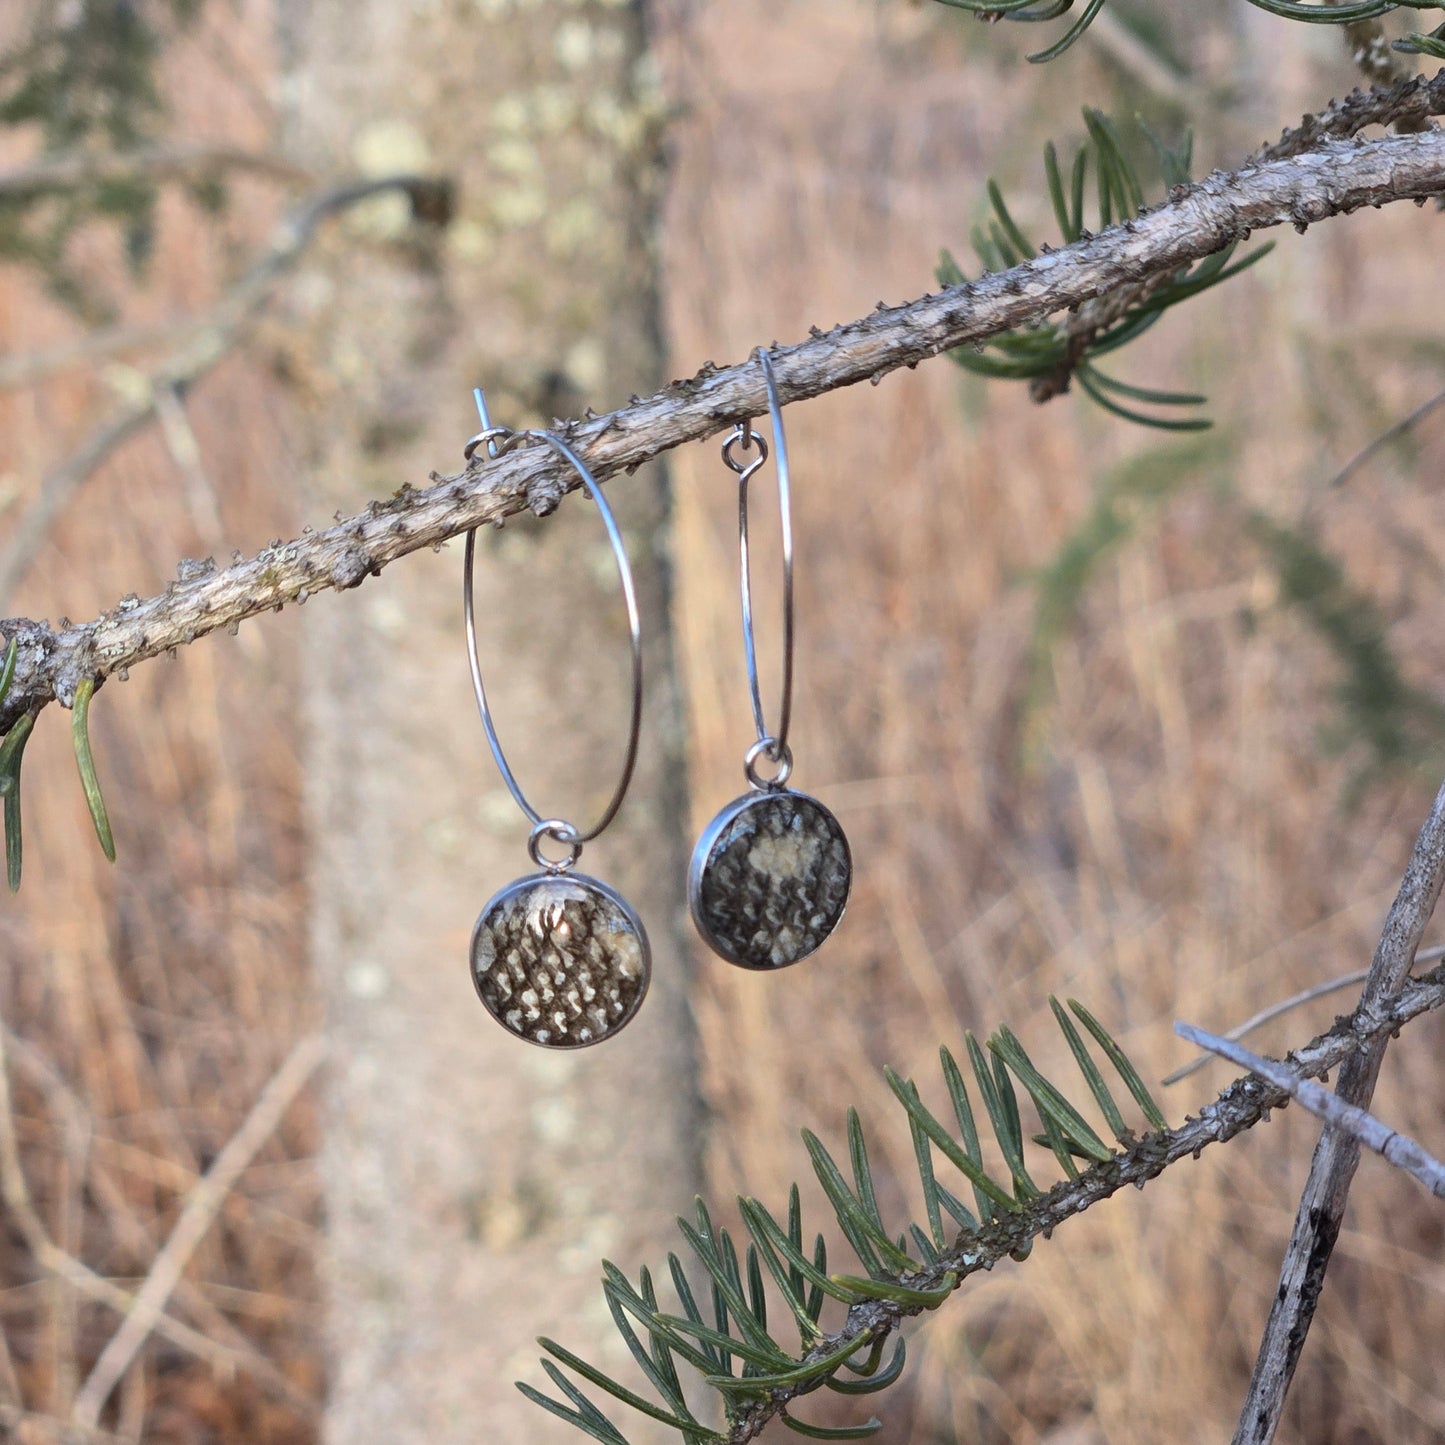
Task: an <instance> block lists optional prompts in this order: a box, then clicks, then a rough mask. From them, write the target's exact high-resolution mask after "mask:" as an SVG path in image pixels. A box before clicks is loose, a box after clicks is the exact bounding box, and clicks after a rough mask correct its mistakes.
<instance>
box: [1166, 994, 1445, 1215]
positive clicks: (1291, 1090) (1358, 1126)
mask: <svg viewBox="0 0 1445 1445" xmlns="http://www.w3.org/2000/svg"><path fill="white" fill-rule="evenodd" d="M1174 1032H1175V1033H1176V1034H1178V1035H1179V1037H1180V1038H1181V1039H1187V1040H1188V1041H1189V1042H1190V1043H1191V1044H1194V1045H1196V1046H1197V1047H1198V1048H1201V1049H1207V1050H1208V1051H1209V1052H1210V1053H1211V1054H1218V1055H1219V1057H1220V1058H1222V1059H1228V1060H1229V1062H1230V1063H1231V1064H1236V1065H1238V1067H1240V1068H1241V1069H1248V1070H1249V1071H1250V1072H1251V1073H1254V1074H1258V1075H1259V1077H1260V1078H1261V1079H1268V1080H1269V1082H1270V1083H1271V1084H1273V1085H1274V1086H1275V1087H1276V1088H1277V1089H1283V1090H1284V1091H1285V1093H1287V1094H1288V1095H1289V1096H1290V1098H1291V1099H1293V1100H1294V1101H1295V1102H1296V1103H1297V1104H1299V1106H1300V1107H1301V1108H1302V1109H1307V1110H1309V1112H1310V1113H1311V1114H1313V1115H1314V1116H1315V1117H1316V1118H1318V1119H1323V1120H1324V1122H1325V1123H1326V1124H1328V1125H1329V1127H1330V1128H1331V1129H1340V1130H1343V1131H1344V1132H1345V1133H1346V1134H1348V1135H1350V1137H1351V1138H1353V1139H1356V1140H1358V1141H1359V1142H1360V1143H1361V1144H1363V1145H1364V1146H1365V1147H1366V1148H1367V1149H1373V1150H1374V1151H1375V1153H1376V1154H1379V1155H1381V1156H1382V1157H1383V1158H1384V1159H1385V1160H1386V1161H1387V1162H1389V1163H1391V1164H1393V1165H1394V1166H1395V1167H1396V1168H1397V1169H1403V1170H1404V1171H1405V1173H1406V1174H1409V1175H1412V1176H1413V1177H1414V1178H1416V1179H1418V1180H1419V1181H1420V1183H1421V1184H1423V1185H1424V1186H1425V1188H1426V1189H1428V1190H1429V1191H1430V1192H1431V1193H1432V1194H1434V1195H1437V1196H1439V1197H1440V1198H1441V1199H1445V1164H1442V1163H1441V1162H1440V1161H1439V1160H1438V1159H1436V1158H1435V1156H1434V1155H1433V1154H1431V1153H1429V1152H1428V1151H1427V1150H1426V1149H1424V1148H1422V1147H1421V1146H1420V1145H1419V1144H1417V1143H1416V1142H1415V1140H1413V1139H1412V1138H1410V1137H1409V1135H1408V1134H1401V1133H1398V1132H1397V1131H1396V1130H1394V1129H1392V1128H1390V1126H1389V1125H1388V1124H1386V1123H1384V1122H1383V1121H1381V1120H1380V1119H1377V1118H1376V1117H1375V1116H1374V1115H1373V1114H1371V1113H1370V1112H1369V1111H1368V1110H1366V1109H1359V1108H1356V1107H1355V1105H1353V1104H1347V1103H1345V1101H1344V1100H1343V1099H1342V1098H1340V1096H1339V1095H1338V1094H1332V1093H1331V1092H1330V1091H1329V1090H1328V1089H1326V1088H1325V1087H1324V1086H1323V1085H1321V1084H1317V1083H1315V1082H1314V1080H1313V1079H1301V1078H1299V1077H1298V1076H1297V1075H1296V1074H1295V1072H1294V1070H1293V1069H1287V1068H1286V1067H1285V1066H1284V1065H1283V1064H1279V1063H1276V1062H1275V1061H1274V1060H1273V1059H1266V1058H1262V1057H1261V1056H1260V1055H1259V1054H1256V1053H1254V1052H1253V1050H1251V1049H1247V1048H1245V1047H1244V1045H1243V1044H1237V1043H1234V1042H1232V1041H1231V1040H1229V1039H1222V1038H1220V1037H1219V1035H1218V1034H1211V1033H1208V1032H1206V1031H1205V1030H1204V1029H1199V1028H1195V1027H1194V1025H1193V1024H1185V1023H1176V1024H1175V1025H1174Z"/></svg>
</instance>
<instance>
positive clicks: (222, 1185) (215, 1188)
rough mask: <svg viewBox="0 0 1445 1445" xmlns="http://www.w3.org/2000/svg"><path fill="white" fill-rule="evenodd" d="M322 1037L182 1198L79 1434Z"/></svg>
mask: <svg viewBox="0 0 1445 1445" xmlns="http://www.w3.org/2000/svg"><path fill="white" fill-rule="evenodd" d="M325 1049H326V1046H325V1043H324V1042H323V1040H322V1038H321V1037H320V1035H317V1034H313V1035H311V1036H310V1037H309V1038H305V1039H302V1041H301V1042H300V1043H299V1044H297V1045H296V1047H295V1048H294V1049H292V1050H291V1053H290V1054H289V1055H288V1056H287V1058H286V1061H285V1062H284V1063H283V1064H282V1065H281V1067H280V1068H279V1069H278V1070H277V1071H276V1073H275V1074H274V1075H273V1076H272V1078H271V1080H270V1082H269V1083H268V1084H267V1085H266V1087H265V1088H264V1089H262V1090H261V1093H260V1095H259V1096H258V1097H257V1099H256V1102H255V1103H254V1104H253V1105H252V1106H251V1112H250V1113H249V1114H247V1115H246V1118H245V1119H244V1120H243V1121H242V1124H241V1127H240V1128H239V1129H237V1130H236V1132H235V1133H234V1134H233V1135H232V1136H231V1138H230V1139H229V1140H228V1141H227V1142H226V1145H225V1147H224V1148H223V1149H222V1150H221V1152H220V1153H219V1154H217V1155H216V1158H215V1162H214V1163H213V1164H212V1165H211V1167H210V1168H209V1169H208V1170H207V1171H206V1173H205V1174H204V1175H203V1176H202V1177H201V1179H200V1181H199V1182H198V1183H197V1184H196V1187H195V1188H194V1189H192V1190H191V1192H190V1193H189V1194H188V1195H187V1196H186V1202H185V1204H184V1206H183V1207H182V1209H181V1213H180V1217H179V1218H178V1219H177V1220H176V1224H175V1228H174V1229H172V1230H171V1233H170V1236H169V1237H168V1238H167V1240H166V1242H165V1244H164V1245H163V1246H162V1248H161V1250H160V1253H159V1254H157V1255H156V1257H155V1261H154V1262H153V1263H152V1265H151V1268H150V1273H149V1274H148V1275H147V1276H146V1281H145V1283H144V1284H143V1285H142V1286H141V1287H140V1290H139V1291H138V1292H137V1294H136V1297H135V1303H134V1304H133V1305H132V1307H131V1309H130V1311H129V1313H128V1314H127V1315H126V1317H125V1319H124V1320H122V1321H121V1325H120V1328H119V1329H118V1330H116V1332H115V1334H114V1335H113V1336H112V1337H111V1339H110V1342H109V1343H108V1344H107V1345H106V1347H105V1349H103V1350H102V1351H101V1353H100V1358H99V1359H98V1360H97V1361H96V1362H95V1367H94V1368H93V1369H92V1370H91V1372H90V1376H89V1378H87V1380H86V1382H85V1384H84V1385H82V1386H81V1388H80V1392H79V1393H78V1394H77V1395H76V1397H75V1404H74V1408H73V1410H72V1414H71V1418H72V1420H73V1421H74V1423H75V1424H76V1425H78V1426H80V1427H81V1428H82V1429H94V1428H95V1426H97V1425H98V1424H99V1423H100V1412H101V1410H102V1409H104V1407H105V1402H106V1400H107V1399H109V1398H110V1392H111V1391H112V1390H113V1389H114V1388H115V1387H116V1385H117V1384H118V1383H119V1381H120V1378H121V1376H122V1375H123V1374H125V1372H126V1370H127V1369H128V1368H129V1366H130V1362H131V1361H132V1360H133V1359H134V1358H135V1356H136V1352H137V1351H138V1350H139V1349H140V1347H141V1346H142V1345H143V1344H144V1343H145V1342H146V1339H147V1338H148V1337H149V1335H150V1333H151V1331H152V1330H153V1329H155V1328H156V1326H157V1324H158V1323H159V1322H160V1320H161V1319H162V1311H163V1310H164V1309H165V1306H166V1301H167V1300H169V1299H170V1297H171V1292H172V1291H173V1290H174V1289H175V1287H176V1285H177V1284H178V1283H179V1282H180V1278H181V1274H182V1271H184V1269H185V1267H186V1264H187V1262H188V1261H189V1259H190V1257H191V1255H192V1254H194V1253H195V1250H196V1246H197V1245H199V1244H200V1242H201V1240H202V1239H204V1238H205V1236H206V1232H207V1230H209V1229H210V1227H211V1224H212V1223H213V1222H214V1220H215V1218H216V1215H217V1213H218V1212H219V1211H220V1208H221V1206H222V1205H223V1204H224V1203H225V1202H226V1196H227V1195H228V1194H229V1193H230V1192H231V1190H232V1189H234V1188H235V1186H236V1181H237V1180H238V1179H240V1177H241V1174H242V1173H243V1172H244V1170H245V1169H246V1166H247V1165H248V1164H250V1162H251V1160H252V1159H254V1158H255V1157H256V1153H257V1151H258V1150H259V1149H260V1148H261V1146H262V1145H263V1144H265V1142H266V1141H267V1140H268V1139H269V1138H270V1137H271V1135H272V1134H274V1133H275V1132H276V1130H277V1128H278V1127H279V1126H280V1124H281V1120H282V1119H283V1118H284V1117H285V1115H286V1111H287V1110H288V1109H289V1108H290V1107H291V1105H292V1103H294V1102H295V1099H296V1096H297V1095H298V1094H299V1093H300V1092H301V1090H302V1089H304V1088H305V1087H306V1085H307V1083H308V1082H309V1081H310V1079H311V1076H312V1075H313V1074H314V1073H315V1072H316V1070H317V1068H318V1067H320V1064H321V1060H322V1058H323V1057H324V1055H325Z"/></svg>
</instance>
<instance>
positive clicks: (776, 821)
mask: <svg viewBox="0 0 1445 1445" xmlns="http://www.w3.org/2000/svg"><path fill="white" fill-rule="evenodd" d="M758 359H759V361H760V362H761V364H762V368H763V379H764V381H765V382H766V384H767V391H768V413H769V416H770V418H771V420H772V432H773V456H774V465H775V468H776V471H777V479H778V506H779V510H780V512H781V513H782V537H783V676H782V696H781V699H780V701H779V705H778V727H777V731H776V732H769V730H768V726H767V722H766V720H765V717H764V714H763V701H762V691H761V687H760V685H759V682H758V658H757V646H756V639H755V635H754V627H753V589H752V577H751V573H750V570H749V566H748V560H749V559H748V483H749V481H751V480H752V477H753V475H754V473H756V472H757V471H758V470H759V468H760V467H762V466H763V464H764V463H765V462H766V461H767V459H768V446H767V443H766V442H765V441H764V440H763V438H762V437H761V436H759V435H758V433H757V432H755V431H753V429H752V423H751V421H747V420H745V421H740V422H739V423H738V424H737V425H736V426H735V427H734V428H733V431H732V433H731V434H730V435H729V437H728V439H727V441H725V442H724V443H723V449H722V455H723V461H724V462H726V463H727V465H728V466H729V467H730V468H731V469H732V470H733V471H734V472H736V473H737V475H738V558H739V564H740V572H741V593H742V620H743V655H744V658H745V659H746V662H747V671H748V688H749V691H750V692H751V694H752V704H753V723H754V727H755V729H756V732H757V741H756V742H754V743H753V745H752V746H751V747H750V748H749V749H748V751H747V755H746V757H745V758H744V760H743V772H744V774H745V776H746V777H747V780H748V783H749V785H750V787H751V791H750V792H748V793H746V794H745V795H744V796H743V797H741V798H737V799H734V801H733V802H731V803H729V804H728V805H727V807H726V808H724V809H723V810H722V812H720V813H719V814H718V815H717V817H716V818H714V819H713V820H712V822H711V823H709V824H708V826H707V827H706V829H704V831H703V834H702V837H701V838H699V839H698V843H697V847H696V848H694V849H693V854H692V863H691V865H690V866H689V868H688V877H687V885H688V887H687V891H688V903H689V905H690V907H691V910H692V918H693V922H694V923H695V924H696V925H697V930H698V932H699V933H700V934H701V935H702V937H703V940H704V942H706V943H707V945H708V947H709V948H711V949H712V950H713V952H715V953H717V954H718V955H719V956H721V957H722V958H725V959H726V960H727V961H728V962H729V963H735V964H737V965H739V967H741V968H749V969H758V970H771V969H778V968H786V967H787V966H788V965H789V964H793V963H797V962H798V961H799V960H800V959H804V958H806V957H807V956H808V955H809V954H810V953H812V952H813V951H814V950H815V949H816V948H818V946H819V945H820V944H821V943H823V941H824V940H825V939H826V938H827V937H828V935H829V934H831V933H832V931H833V930H834V929H835V928H836V927H837V926H838V921H839V920H840V919H841V918H842V916H843V910H844V908H846V907H847V903H848V890H849V887H850V886H851V884H852V879H853V862H852V857H851V854H850V853H849V849H848V840H847V838H846V837H845V836H844V835H843V829H842V828H841V827H840V826H839V824H838V820H837V819H836V818H835V817H834V816H833V815H832V813H830V812H829V811H828V809H827V808H825V807H824V806H823V805H822V803H820V802H819V801H818V800H817V799H816V798H813V797H809V795H808V794H807V793H800V792H797V791H795V790H794V789H792V788H789V787H788V786H787V782H788V778H789V777H790V776H791V775H792V771H793V754H792V752H791V751H790V749H789V747H788V729H789V724H790V722H791V719H792V705H793V520H792V498H791V492H790V477H789V472H788V444H787V439H786V437H785V436H784V434H783V416H782V408H781V406H780V405H779V402H778V390H777V385H776V383H775V381H774V379H773V366H772V361H771V358H770V357H769V356H768V353H767V352H766V351H765V350H760V351H759V352H758ZM755 447H756V449H757V453H758V455H757V457H756V458H755V459H754V460H752V461H745V460H743V459H742V457H740V456H738V455H736V454H735V452H737V451H740V452H743V453H746V452H749V451H751V450H753V448H755ZM764 759H766V760H767V761H768V762H769V763H771V764H773V766H774V769H775V770H774V771H773V773H772V775H771V776H764V775H763V773H762V771H761V765H762V763H763V760H764Z"/></svg>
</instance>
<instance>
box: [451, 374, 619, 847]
mask: <svg viewBox="0 0 1445 1445" xmlns="http://www.w3.org/2000/svg"><path fill="white" fill-rule="evenodd" d="M473 395H474V396H475V398H476V402H477V411H478V412H479V413H480V415H481V418H482V430H481V431H480V432H479V433H478V434H477V435H476V436H475V437H473V438H472V439H471V441H469V442H468V443H467V446H468V449H469V450H468V460H470V459H471V454H472V453H474V452H475V451H476V450H477V449H478V448H479V447H480V446H482V445H483V444H485V446H486V447H487V452H488V455H489V456H492V457H494V458H495V457H498V456H500V455H501V454H502V453H503V452H504V451H507V450H510V448H511V447H512V446H516V445H517V444H518V443H519V442H522V441H526V440H531V441H541V442H546V443H547V445H548V446H550V447H551V448H552V450H553V451H555V452H556V453H557V454H558V455H559V456H560V457H562V458H563V459H564V460H565V461H566V462H567V464H568V465H569V466H570V467H572V469H573V470H574V471H575V472H576V473H577V476H578V478H579V480H580V481H581V483H582V487H583V490H584V491H585V492H586V493H587V495H588V496H589V497H591V499H592V500H593V501H594V502H595V503H596V504H597V511H598V514H599V515H600V516H601V518H602V524H603V526H605V527H606V528H607V540H608V541H609V542H610V543H611V544H612V555H613V558H614V559H615V561H616V563H617V575H618V577H619V578H620V579H621V582H622V596H623V599H624V600H625V602H626V604H627V629H628V636H629V638H630V641H631V648H632V724H631V726H630V728H629V729H628V734H627V757H626V761H625V762H624V763H623V765H622V777H621V778H620V779H619V780H618V783H617V789H616V791H615V792H614V793H613V794H612V800H611V801H610V802H609V803H608V804H607V807H606V808H605V809H604V810H603V813H602V816H601V817H600V818H599V819H598V820H597V822H596V823H594V824H593V826H592V827H590V828H588V829H587V830H586V831H585V832H584V831H582V830H581V829H578V828H577V827H575V826H574V825H573V824H571V823H569V822H567V821H566V820H564V819H561V818H549V817H546V816H545V815H544V814H542V813H539V812H538V811H537V810H536V809H535V808H534V807H533V806H532V805H531V803H529V802H528V801H527V795H526V794H525V793H524V792H523V791H522V789H521V786H520V784H519V783H518V782H517V778H516V775H515V774H514V773H513V772H512V769H511V767H510V766H509V765H508V763H507V755H506V753H505V752H503V751H502V744H501V740H500V739H499V738H498V737H497V728H496V724H495V723H494V722H493V721H492V710H491V708H490V707H489V706H488V704H487V689H486V686H485V685H484V684H483V682H482V663H481V658H480V656H479V655H478V652H477V613H476V603H475V599H474V590H475V589H474V583H473V577H474V573H475V571H476V550H477V536H476V531H475V529H473V530H472V531H469V532H468V533H467V548H466V557H465V559H464V563H463V567H462V610H463V612H464V614H465V617H466V626H467V657H468V660H469V661H470V663H471V669H472V691H473V692H474V693H475V694H476V698H477V711H478V712H479V713H480V714H481V718H482V727H483V729H484V730H485V731H486V734H487V743H488V745H489V746H490V747H491V749H492V757H493V758H494V759H495V761H496V764H497V770H498V772H500V773H501V775H502V781H503V782H504V783H506V785H507V791H508V792H509V793H511V795H512V797H513V798H514V799H515V800H516V804H517V806H518V807H519V808H520V809H521V810H522V812H523V813H525V814H526V815H527V819H528V821H529V822H531V824H532V825H533V826H532V836H531V838H530V839H529V840H528V843H527V847H528V850H529V851H530V852H531V854H532V857H533V859H534V860H535V861H536V862H538V863H539V864H540V865H541V866H543V867H546V868H549V869H552V870H554V871H557V870H560V869H563V868H569V867H571V865H572V864H573V863H575V862H576V861H577V857H578V854H580V852H581V850H582V844H584V843H590V842H591V841H592V840H593V839H594V838H595V837H597V836H598V834H599V833H601V832H602V831H603V829H605V828H606V827H607V825H608V824H609V823H610V822H611V821H612V820H613V819H614V818H615V817H616V816H617V810H618V809H619V808H620V807H621V806H622V800H623V798H625V797H626V796H627V786H628V784H629V783H630V782H631V781H632V770H633V768H634V767H636V765H637V744H638V739H639V737H640V735H641V732H642V622H641V619H640V617H639V615H638V611H637V591H636V589H635V588H634V586H633V583H632V568H631V566H630V565H629V564H628V561H627V549H626V547H625V546H624V545H623V541H622V531H621V529H620V528H619V527H618V525H617V519H616V517H614V516H613V515H612V508H611V507H610V506H609V505H608V503H607V498H606V497H605V496H604V495H603V493H602V488H601V487H600V486H599V485H598V484H597V479H596V478H595V477H594V476H593V475H592V473H591V472H589V471H588V470H587V466H586V464H585V463H584V462H583V460H582V458H581V457H579V456H578V455H577V453H576V452H574V451H573V450H572V448H571V447H570V446H568V445H567V443H566V442H564V441H563V440H562V438H561V437H559V436H556V435H554V434H553V433H552V432H549V431H512V430H511V429H510V428H508V427H495V426H493V425H492V422H491V418H490V417H489V416H488V415H487V403H486V398H485V397H484V396H483V395H482V390H481V388H480V387H478V388H477V389H476V390H475V391H474V392H473ZM543 838H551V839H552V840H553V841H555V842H557V843H560V844H561V845H562V846H563V847H564V848H568V849H570V850H571V857H570V858H569V859H567V860H564V861H563V862H562V863H552V862H549V861H547V860H546V859H544V858H542V857H540V856H539V850H540V844H541V841H542V839H543Z"/></svg>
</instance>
